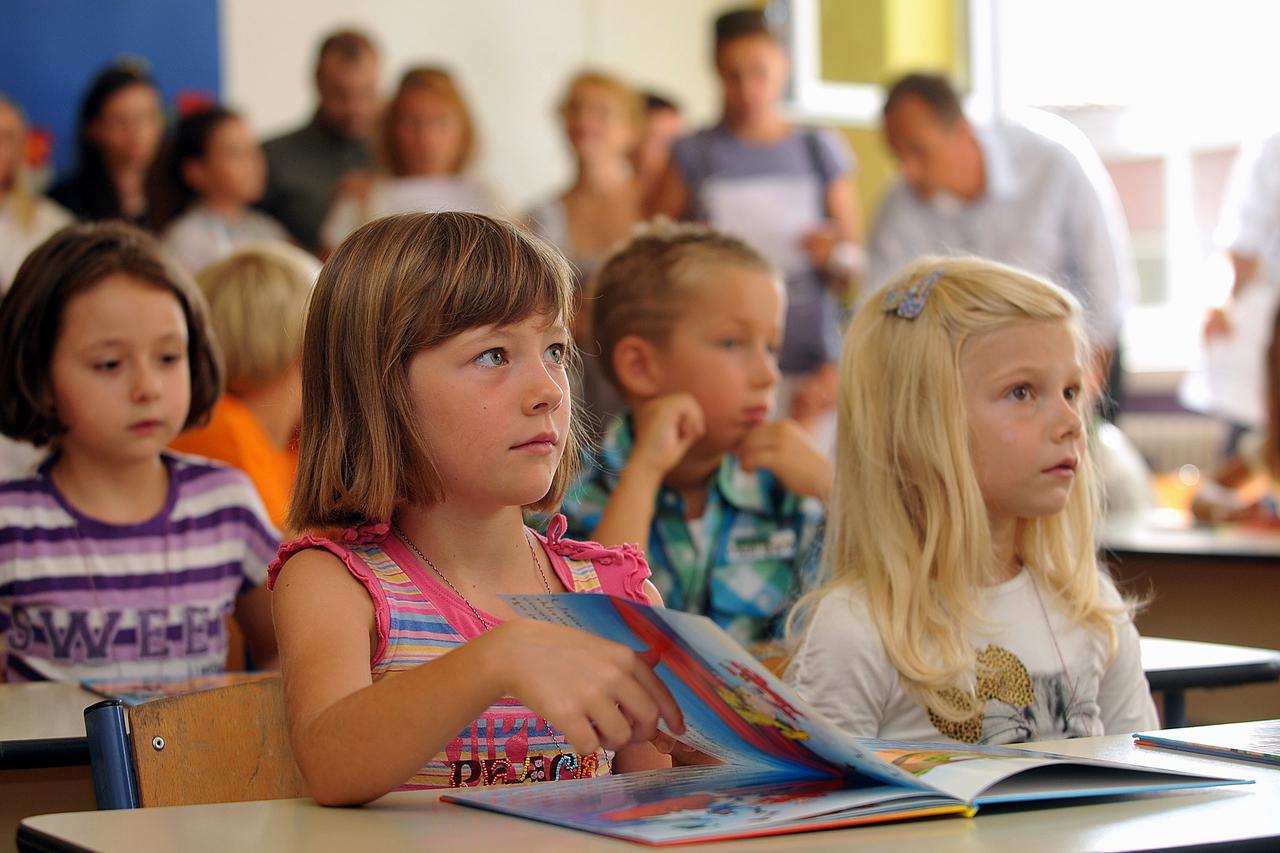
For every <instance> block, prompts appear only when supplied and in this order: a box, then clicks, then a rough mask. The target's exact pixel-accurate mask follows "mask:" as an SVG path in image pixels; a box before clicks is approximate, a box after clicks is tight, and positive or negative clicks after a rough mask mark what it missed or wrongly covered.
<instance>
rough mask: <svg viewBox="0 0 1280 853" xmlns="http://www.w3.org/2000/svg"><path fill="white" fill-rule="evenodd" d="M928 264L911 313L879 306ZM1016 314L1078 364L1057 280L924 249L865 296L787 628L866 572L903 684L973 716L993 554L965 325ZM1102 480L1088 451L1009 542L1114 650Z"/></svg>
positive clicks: (958, 716) (1077, 317) (1074, 318)
mask: <svg viewBox="0 0 1280 853" xmlns="http://www.w3.org/2000/svg"><path fill="white" fill-rule="evenodd" d="M931 273H933V274H936V275H937V276H938V277H937V279H936V283H935V284H934V286H933V289H932V292H931V294H930V295H929V296H928V299H927V302H926V303H925V306H924V309H923V310H922V311H921V312H920V314H919V316H918V317H916V318H915V319H910V320H909V319H904V318H903V317H900V316H897V315H896V313H893V312H889V311H886V310H885V307H884V303H883V300H884V297H885V294H886V293H888V292H889V291H890V290H891V289H894V288H898V289H899V292H901V289H904V288H906V287H907V286H908V285H910V284H912V283H913V282H918V281H921V280H922V279H923V277H924V276H927V275H930V274H931ZM1026 321H1032V322H1051V323H1061V324H1063V325H1064V326H1065V327H1066V328H1067V329H1068V331H1069V332H1070V333H1071V334H1072V336H1073V337H1074V339H1075V341H1076V351H1077V353H1078V357H1079V358H1080V359H1081V361H1082V363H1083V361H1084V359H1085V358H1086V357H1087V355H1088V352H1087V343H1086V339H1085V336H1084V331H1083V323H1082V315H1081V309H1080V306H1079V304H1078V303H1077V302H1076V301H1075V300H1074V299H1073V298H1072V297H1071V296H1070V295H1069V294H1067V293H1066V292H1065V291H1063V290H1061V289H1060V288H1058V287H1055V286H1054V285H1052V284H1049V283H1048V282H1046V281H1043V280H1041V279H1038V278H1036V277H1034V276H1032V275H1030V274H1028V273H1025V272H1022V271H1020V270H1016V269H1013V268H1011V267H1007V266H1003V265H1001V264H997V263H994V262H990V261H985V260H980V259H976V258H954V257H952V258H925V259H923V260H921V261H919V262H918V263H916V264H913V265H912V266H911V267H909V268H908V269H906V270H904V271H903V272H902V273H900V274H899V275H898V276H897V277H896V279H895V280H894V281H891V282H890V283H889V284H888V285H886V287H885V289H883V290H881V291H880V292H879V293H877V294H874V295H873V296H872V297H871V298H870V299H869V300H868V302H867V304H865V305H864V306H863V307H862V309H861V310H860V311H859V312H858V314H857V316H856V317H855V318H854V320H853V324H852V326H851V328H850V329H849V332H848V334H847V337H846V340H845V346H844V352H843V354H842V356H841V363H840V393H841V397H840V404H839V415H838V433H837V435H838V438H837V457H836V458H837V465H836V480H835V491H834V494H833V498H832V505H831V513H830V518H829V520H828V527H827V542H826V548H825V552H824V557H823V571H822V577H821V582H820V584H819V585H818V586H817V588H815V589H814V590H812V591H811V592H809V593H808V594H807V595H806V596H804V597H803V598H802V599H801V601H800V603H799V604H798V605H797V608H796V609H795V610H794V611H793V612H792V625H791V627H792V628H793V630H794V628H795V627H796V625H798V624H800V623H802V622H804V621H805V620H806V619H807V617H808V616H810V615H812V612H813V610H814V609H815V608H814V605H815V604H816V603H817V601H818V600H819V599H821V598H822V597H824V596H826V595H827V594H828V593H830V592H833V591H836V590H841V589H847V588H850V587H852V586H854V585H856V584H862V585H863V587H864V589H865V592H866V596H867V601H868V606H869V609H870V612H871V613H872V615H873V618H874V619H875V621H876V627H877V628H878V630H879V633H880V636H881V638H882V641H883V643H884V647H885V650H886V652H887V653H888V655H889V659H890V661H891V662H892V663H893V665H894V667H895V668H896V669H897V670H898V673H899V674H900V675H901V678H902V681H903V686H904V689H905V690H906V691H907V693H908V695H910V696H911V697H912V698H913V699H915V701H917V702H919V703H920V704H922V705H924V706H925V707H926V708H927V709H928V710H930V711H931V712H933V713H935V714H937V715H939V716H941V717H943V718H945V719H949V720H956V721H959V720H965V719H969V718H971V717H972V716H973V715H974V714H975V713H976V712H977V711H978V710H980V708H981V705H982V703H981V702H980V701H979V700H978V699H977V698H976V696H975V695H974V691H973V685H974V681H975V679H976V677H977V673H976V668H977V661H976V657H975V652H974V649H973V647H972V645H971V643H970V642H969V639H968V633H969V630H970V629H971V628H972V627H974V626H980V625H981V624H982V615H981V614H980V613H979V612H978V605H977V593H978V590H979V589H980V588H981V587H982V586H984V585H988V584H990V582H991V576H992V574H991V573H992V570H993V567H994V565H995V556H994V553H995V552H994V545H993V542H992V536H991V528H990V524H989V521H988V515H987V510H986V505H985V503H984V502H983V497H982V493H981V491H980V489H979V486H978V480H977V476H976V474H975V472H974V467H973V461H972V458H971V455H970V448H969V430H968V421H967V416H966V412H965V405H964V397H963V387H962V385H961V378H960V359H961V351H962V350H963V348H964V346H965V343H966V342H967V341H968V340H969V339H970V338H972V337H974V336H975V335H980V334H983V333H986V332H990V331H993V330H996V329H999V328H1001V327H1004V326H1008V325H1010V324H1014V323H1019V322H1026ZM1082 405H1083V406H1088V405H1089V401H1087V400H1086V401H1084V402H1082ZM1082 411H1084V410H1083V409H1082ZM1096 484H1097V478H1096V475H1095V472H1094V470H1093V466H1092V463H1091V462H1090V458H1089V454H1088V453H1087V452H1086V453H1085V454H1084V457H1083V458H1082V459H1081V461H1080V465H1079V467H1078V469H1077V479H1076V484H1075V488H1074V489H1072V490H1071V494H1070V497H1069V498H1068V501H1067V505H1066V507H1065V509H1064V510H1063V511H1062V512H1059V513H1056V514H1054V515H1051V516H1046V517H1041V518H1029V519H1022V520H1020V521H1019V523H1018V526H1017V533H1016V541H1015V546H1016V548H1017V554H1018V556H1019V557H1020V558H1021V559H1022V561H1023V562H1024V563H1025V565H1026V566H1027V568H1028V570H1029V571H1031V572H1033V573H1034V577H1035V579H1036V582H1037V584H1038V585H1039V587H1040V588H1041V589H1044V590H1046V591H1049V592H1051V594H1052V595H1055V596H1056V597H1057V599H1058V600H1059V601H1060V602H1061V603H1062V605H1063V606H1064V607H1065V609H1066V611H1067V613H1068V614H1069V616H1070V617H1071V618H1072V619H1073V620H1074V621H1076V622H1078V623H1080V624H1083V625H1086V626H1087V627H1089V628H1092V629H1095V630H1097V631H1098V632H1099V633H1100V634H1101V635H1102V636H1103V637H1105V638H1107V641H1108V643H1109V644H1110V646H1111V648H1112V650H1113V651H1114V648H1115V642H1116V639H1115V628H1114V620H1115V618H1116V617H1117V616H1118V615H1120V613H1123V612H1124V610H1123V608H1119V609H1117V608H1116V607H1114V606H1112V605H1110V604H1108V603H1106V602H1105V601H1104V600H1103V599H1102V597H1101V589H1100V584H1099V572H1100V569H1099V566H1098V561H1097V556H1096V554H1095V551H1094V543H1093V519H1094V518H1095V516H1096V514H1097V507H1098V503H1099V496H1098V493H1097V485H1096ZM1118 610H1119V612H1118Z"/></svg>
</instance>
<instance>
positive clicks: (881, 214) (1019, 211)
mask: <svg viewBox="0 0 1280 853" xmlns="http://www.w3.org/2000/svg"><path fill="white" fill-rule="evenodd" d="M883 112H884V129H885V136H886V138H887V140H888V144H889V148H890V149H891V150H892V151H893V155H894V157H895V158H896V159H897V161H898V164H899V166H900V168H901V175H900V176H899V178H898V179H897V180H896V181H895V182H894V183H893V184H892V185H891V186H890V187H889V189H888V191H887V192H886V193H885V196H884V199H883V200H882V201H881V203H880V208H879V210H878V212H877V214H876V218H875V222H874V224H873V226H872V228H871V236H870V239H869V240H868V244H867V245H868V256H869V267H868V279H869V283H870V285H871V286H872V287H879V286H880V285H881V284H883V283H884V282H885V281H887V280H888V279H889V278H890V277H891V276H892V275H893V274H894V273H895V272H897V271H898V270H899V269H901V268H902V267H904V266H906V265H907V264H908V263H910V262H911V261H913V260H915V259H916V258H917V257H919V256H921V255H926V254H947V253H963V254H975V255H981V256H982V257H985V258H990V259H993V260H997V261H1003V262H1005V263H1008V264H1013V265H1014V266H1018V267H1022V268H1024V269H1027V270H1029V271H1031V272H1034V273H1037V274H1039V275H1042V276H1044V277H1045V278H1048V279H1049V280H1050V281H1052V282H1054V283H1055V284H1058V285H1060V286H1062V287H1064V288H1066V289H1068V290H1070V291H1071V292H1072V293H1073V294H1075V296H1076V298H1078V299H1079V300H1080V301H1081V303H1083V305H1084V309H1085V316H1086V319H1087V323H1088V327H1089V334H1090V337H1091V339H1092V344H1093V346H1094V348H1095V353H1096V359H1095V364H1094V369H1095V377H1094V378H1095V380H1096V381H1098V382H1103V381H1105V380H1106V378H1107V377H1108V374H1109V376H1110V378H1109V382H1108V383H1107V384H1108V385H1109V389H1110V397H1111V398H1112V401H1113V402H1112V405H1111V406H1110V407H1109V410H1108V412H1107V413H1108V414H1109V415H1110V416H1112V417H1114V415H1115V412H1116V411H1117V410H1118V408H1119V405H1120V403H1121V401H1122V394H1121V390H1122V386H1121V381H1120V377H1121V370H1120V358H1119V346H1120V332H1121V326H1122V323H1123V320H1124V312H1125V309H1126V307H1127V306H1128V304H1129V302H1130V301H1131V298H1132V294H1133V293H1134V290H1135V287H1136V277H1137V271H1136V268H1135V266H1134V261H1133V253H1132V249H1131V247H1130V244H1129V229H1128V226H1127V225H1126V224H1125V220H1124V213H1123V212H1122V211H1121V208H1120V200H1119V197H1118V196H1117V194H1116V190H1115V186H1114V185H1113V184H1112V183H1111V178H1110V176H1109V175H1108V174H1107V172H1106V169H1105V168H1104V167H1103V165H1102V161H1101V160H1100V159H1099V157H1098V155H1097V152H1095V151H1094V150H1093V148H1092V146H1090V145H1089V142H1088V140H1087V139H1085V137H1084V135H1083V134H1082V133H1080V132H1079V131H1078V130H1076V129H1075V128H1074V127H1072V126H1071V125H1070V124H1069V123H1068V122H1066V121H1065V120H1063V119H1059V118H1057V117H1056V116H1052V115H1048V114H1046V113H1040V112H1034V111H1028V112H1027V113H1026V114H1024V115H1019V116H1018V117H1016V118H1002V119H1001V120H999V121H996V122H991V123H988V124H984V125H982V126H975V125H974V124H973V123H971V122H970V121H969V119H968V118H967V117H966V116H965V114H964V111H963V109H962V108H961V105H960V98H959V96H958V95H957V94H956V91H955V89H954V88H952V86H951V84H950V82H948V80H947V79H946V78H945V77H942V76H940V75H934V74H908V75H907V76H905V77H903V78H902V79H901V80H899V81H898V82H897V83H895V84H894V85H893V86H892V87H891V88H890V90H889V94H888V97H887V99H886V100H885V104H884V111H883Z"/></svg>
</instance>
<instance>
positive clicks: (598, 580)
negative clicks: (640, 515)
mask: <svg viewBox="0 0 1280 853" xmlns="http://www.w3.org/2000/svg"><path fill="white" fill-rule="evenodd" d="M564 530H565V520H564V516H561V515H557V516H556V517H555V518H553V519H552V521H551V524H550V526H549V527H548V529H547V535H546V537H543V536H540V535H539V536H538V539H539V540H540V541H541V542H542V544H543V548H544V549H545V551H546V553H547V556H548V558H549V559H550V562H551V566H552V568H553V569H554V570H555V573H556V576H557V577H559V578H560V581H561V583H563V584H564V586H565V589H567V590H569V591H570V592H585V593H605V594H609V595H617V596H621V597H623V598H627V599H630V600H631V601H638V602H641V603H645V604H647V603H648V598H647V597H646V596H645V593H644V589H643V585H644V581H645V580H646V579H647V578H648V577H649V566H648V564H647V563H646V562H645V559H644V556H643V555H642V554H641V553H640V551H639V549H637V548H636V547H635V546H634V545H629V544H628V545H622V546H618V547H611V548H606V547H604V546H603V545H598V544H596V543H594V542H575V541H573V540H571V539H564V538H562V536H563V534H564ZM305 548H323V549H325V550H326V551H329V552H330V553H331V554H333V555H334V556H336V557H338V559H340V560H342V562H343V564H344V565H345V566H346V567H347V569H348V570H349V571H350V572H351V574H352V575H353V576H354V577H355V578H356V579H357V580H359V581H360V583H362V584H363V585H364V588H365V589H366V590H368V592H369V597H370V598H371V599H372V600H373V609H374V614H375V617H376V619H377V625H378V645H377V648H376V649H375V650H374V652H373V657H372V658H371V660H370V662H369V666H370V670H371V672H372V674H373V680H374V681H377V680H378V679H380V678H384V677H385V676H387V675H390V674H391V673H394V672H400V671H402V670H406V669H412V668H413V667H415V666H418V665H419V664H422V663H425V662H426V661H429V660H432V659H433V658H436V657H439V656H440V655H442V654H444V653H446V652H448V651H450V650H452V649H455V648H457V647H458V646H460V645H462V644H463V643H465V642H466V641H467V640H469V639H471V638H473V637H476V636H478V635H480V634H482V633H484V631H485V630H487V629H486V627H485V626H484V625H483V624H481V623H480V622H479V621H477V619H476V617H475V614H474V613H472V611H471V608H470V606H469V605H468V604H467V603H466V602H465V601H463V600H462V599H461V598H460V597H459V596H458V595H457V594H456V593H455V592H453V591H452V590H451V589H449V588H448V587H447V586H445V585H444V584H443V583H441V582H440V580H439V578H437V577H435V575H433V574H431V573H430V572H429V571H428V570H426V569H425V568H424V567H423V566H422V564H421V563H420V562H419V561H418V559H417V558H415V557H414V556H413V554H412V553H410V552H409V550H408V549H407V548H406V547H405V545H404V543H403V542H401V541H400V538H399V537H397V536H395V535H393V534H390V525H389V524H386V523H382V524H374V525H367V526H364V527H359V528H356V529H352V530H346V531H344V532H343V533H342V535H341V537H340V541H334V540H330V539H325V538H322V537H318V536H304V537H303V538H301V539H296V540H294V541H292V542H288V543H285V544H284V545H282V546H280V553H279V555H278V556H277V558H276V559H275V561H274V562H272V563H271V565H270V567H268V570H267V572H268V584H270V585H271V586H274V585H275V581H276V577H277V576H278V575H279V573H280V569H281V567H282V566H283V565H284V563H285V561H287V560H288V559H289V558H290V557H292V556H293V555H294V554H296V553H297V552H299V551H301V550H303V549H305ZM480 613H481V615H482V616H483V617H484V618H485V620H486V621H488V622H489V623H490V625H497V624H500V623H501V621H502V620H501V619H499V618H497V617H496V616H493V615H491V614H489V613H485V612H484V611H480ZM611 760H612V756H611V755H610V754H608V753H607V752H606V751H604V750H601V751H598V752H596V753H594V754H592V755H580V754H578V753H574V752H572V751H570V748H569V747H568V744H567V742H566V741H565V739H564V736H563V735H561V734H560V733H559V732H558V731H556V730H555V729H554V728H553V727H552V726H551V725H550V724H549V723H548V722H547V721H546V720H545V719H543V718H542V717H539V716H538V715H537V714H535V713H534V712H533V711H531V710H529V709H528V708H527V707H525V706H524V705H522V704H521V703H520V702H519V701H517V700H516V699H515V698H513V697H510V696H507V697H504V698H502V699H500V700H499V701H498V702H497V703H496V704H494V705H492V706H491V707H490V708H489V709H488V710H486V711H485V712H484V713H483V714H481V715H480V717H479V718H477V719H476V720H475V721H473V722H472V723H471V725H469V726H467V728H465V729H464V730H463V731H461V732H460V733H459V734H458V736H457V737H455V738H454V739H453V740H452V741H451V742H450V743H449V744H448V745H447V746H446V747H445V749H444V751H443V752H441V753H440V754H438V755H436V756H435V757H434V758H432V759H431V760H430V761H428V762H427V763H426V764H425V765H423V766H422V767H421V768H420V769H419V770H418V772H417V773H415V774H414V775H413V777H412V778H411V779H409V781H408V782H406V783H405V784H404V785H402V786H400V790H408V789H414V788H448V787H455V788H456V787H474V786H477V785H501V784H513V783H521V782H541V781H548V780H556V779H580V778H588V777H592V776H602V775H606V774H608V773H609V772H610V762H611Z"/></svg>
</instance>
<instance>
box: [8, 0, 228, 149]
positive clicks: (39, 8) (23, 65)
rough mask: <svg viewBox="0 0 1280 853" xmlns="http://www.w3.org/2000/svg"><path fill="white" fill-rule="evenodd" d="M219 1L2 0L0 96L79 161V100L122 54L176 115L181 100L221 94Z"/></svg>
mask: <svg viewBox="0 0 1280 853" xmlns="http://www.w3.org/2000/svg"><path fill="white" fill-rule="evenodd" d="M218 42H219V34H218V0H0V91H2V92H4V93H5V94H7V95H8V96H9V97H10V98H12V99H13V100H15V101H17V102H18V103H19V104H21V105H22V107H23V109H24V110H25V111H26V113H27V116H28V117H29V119H30V120H31V124H32V125H33V126H34V127H37V128H43V129H45V130H47V131H49V132H50V133H51V134H52V136H53V143H54V146H53V153H54V158H55V160H56V163H57V168H58V169H59V170H64V169H67V168H69V167H70V166H71V165H72V161H73V160H74V158H75V147H76V146H75V123H76V115H77V113H78V111H79V109H80V96H81V94H82V93H83V92H84V90H85V88H86V86H87V85H88V83H89V81H90V80H91V79H92V77H93V76H94V75H95V74H96V73H97V72H98V71H99V70H100V69H101V68H102V67H103V66H105V65H107V64H108V63H110V62H113V61H114V60H116V59H117V58H119V57H120V56H121V55H122V54H131V55H136V56H140V57H144V58H145V59H146V60H147V61H148V63H149V64H150V68H151V74H152V76H153V77H155V79H156V82H157V84H159V86H160V91H161V92H162V93H163V95H164V101H165V107H166V109H167V110H169V111H170V112H172V111H173V109H174V107H175V105H176V103H177V99H178V96H179V95H180V94H190V95H195V96H207V97H210V98H213V99H216V98H217V97H218V94H219V89H220V82H219V61H220V60H219V53H218Z"/></svg>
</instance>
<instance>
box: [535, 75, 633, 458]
mask: <svg viewBox="0 0 1280 853" xmlns="http://www.w3.org/2000/svg"><path fill="white" fill-rule="evenodd" d="M560 115H561V117H562V118H563V120H564V132H565V136H566V138H567V139H568V141H569V147H570V148H571V149H572V151H573V159H574V166H575V169H576V174H575V176H574V180H573V184H572V185H570V186H569V188H568V189H566V190H565V191H564V192H562V193H560V194H559V195H557V196H555V197H554V198H551V199H548V200H547V201H545V202H543V203H542V204H540V205H538V206H537V207H535V208H534V209H533V210H531V211H530V212H529V214H528V216H527V222H528V224H529V227H530V228H531V229H532V230H533V231H534V232H535V233H536V234H538V235H539V236H540V237H542V238H543V239H545V240H547V241H548V242H550V243H552V244H553V245H555V246H556V247H557V248H558V249H560V251H561V252H562V253H564V256H565V257H566V258H568V259H569V262H570V263H571V264H572V265H573V267H574V269H575V270H576V271H577V273H578V297H579V298H578V301H577V304H576V306H575V308H576V309H577V310H576V312H575V317H574V323H573V333H574V336H575V337H576V338H577V339H578V342H579V343H580V344H581V345H582V348H581V352H582V359H581V365H582V375H581V384H580V386H579V387H578V388H577V389H575V390H576V391H578V392H580V393H577V394H575V401H581V402H582V403H583V406H582V408H583V409H584V410H585V411H589V412H590V413H591V416H590V417H589V418H587V421H586V423H587V426H588V429H589V432H590V433H591V434H592V435H593V436H595V437H599V434H600V433H601V432H602V431H603V428H604V425H605V424H607V423H608V422H609V421H610V420H611V419H612V417H613V415H615V414H617V413H618V412H619V411H621V410H622V399H621V398H620V397H619V396H618V395H617V393H616V392H615V391H614V390H613V388H612V386H611V385H610V384H609V382H608V380H606V379H605V375H604V371H603V370H602V368H601V367H600V365H599V348H598V347H597V346H596V345H595V343H594V340H593V338H592V336H591V333H590V330H589V329H588V328H587V326H588V322H587V321H588V319H589V317H590V314H591V310H590V307H589V306H587V305H586V304H585V303H584V301H583V299H582V296H583V290H584V287H586V285H587V282H588V281H589V280H590V278H591V276H593V275H594V274H595V271H596V269H597V268H598V267H599V266H600V264H601V263H602V262H603V260H604V258H605V257H606V255H607V254H608V252H609V250H610V249H611V248H612V247H613V246H615V245H616V244H618V243H619V242H621V241H622V240H624V239H626V237H627V236H628V235H629V234H630V233H631V231H632V229H633V228H635V225H636V223H637V222H639V221H640V218H641V215H642V204H641V200H642V198H641V193H642V190H641V186H640V183H639V182H638V181H637V180H636V174H635V171H634V168H633V166H632V164H631V161H630V159H629V157H630V154H631V152H632V151H633V150H634V149H635V147H636V143H637V140H638V138H639V131H640V127H641V121H642V113H641V102H640V99H639V97H638V96H637V95H636V93H635V92H634V91H632V89H631V88H630V87H629V86H627V84H625V83H623V82H622V81H621V80H619V79H617V78H616V77H612V76H610V75H608V74H602V73H599V72H596V71H586V72H583V73H581V74H578V75H577V76H576V77H574V78H573V80H572V81H570V83H569V88H568V91H566V92H565V95H564V99H563V100H562V101H561V103H560Z"/></svg>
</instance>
